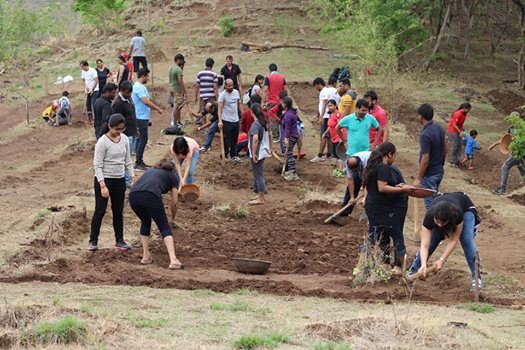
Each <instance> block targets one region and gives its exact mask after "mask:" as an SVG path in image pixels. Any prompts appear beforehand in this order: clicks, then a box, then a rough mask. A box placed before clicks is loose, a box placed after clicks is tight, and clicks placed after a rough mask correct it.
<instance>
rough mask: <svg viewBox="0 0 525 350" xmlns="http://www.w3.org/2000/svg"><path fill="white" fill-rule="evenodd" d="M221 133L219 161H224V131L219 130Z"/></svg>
mask: <svg viewBox="0 0 525 350" xmlns="http://www.w3.org/2000/svg"><path fill="white" fill-rule="evenodd" d="M219 131H220V133H221V160H223V161H224V160H226V155H225V154H224V131H222V128H220V129H219Z"/></svg>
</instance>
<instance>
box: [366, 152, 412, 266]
mask: <svg viewBox="0 0 525 350" xmlns="http://www.w3.org/2000/svg"><path fill="white" fill-rule="evenodd" d="M395 159H396V147H395V146H394V145H393V144H392V143H390V142H384V143H383V144H381V146H379V147H378V148H377V150H375V151H373V152H372V153H371V155H370V158H369V159H368V164H367V166H366V169H365V172H364V187H365V188H366V197H365V212H366V215H367V216H368V242H369V244H370V247H373V246H375V245H376V244H379V248H380V250H381V252H382V253H383V258H382V262H383V264H387V265H388V268H391V266H390V264H389V260H390V257H389V253H390V239H392V240H393V242H394V252H395V262H394V273H395V274H397V275H401V274H402V269H401V266H402V264H403V260H404V256H405V254H406V248H405V240H404V237H403V230H402V227H403V225H404V222H405V216H406V213H407V209H408V195H407V194H408V192H409V191H410V190H411V189H412V188H413V186H410V185H407V184H405V183H404V180H403V177H402V176H401V175H400V174H401V173H400V172H399V170H398V169H397V168H396V170H395V172H396V175H398V173H399V176H394V174H393V172H392V168H391V166H392V164H393V163H394V161H395Z"/></svg>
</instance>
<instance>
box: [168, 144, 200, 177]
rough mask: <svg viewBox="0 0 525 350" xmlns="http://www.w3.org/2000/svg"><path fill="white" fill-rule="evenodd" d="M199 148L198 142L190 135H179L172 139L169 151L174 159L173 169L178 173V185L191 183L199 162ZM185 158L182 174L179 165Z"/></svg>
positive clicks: (180, 165)
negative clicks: (184, 167)
mask: <svg viewBox="0 0 525 350" xmlns="http://www.w3.org/2000/svg"><path fill="white" fill-rule="evenodd" d="M199 149H200V146H199V144H198V143H197V141H195V140H194V139H192V138H191V137H187V136H179V137H177V138H175V140H173V145H171V148H170V151H171V155H172V156H173V159H175V169H176V170H177V174H178V175H179V179H180V187H182V186H184V185H188V184H192V183H193V180H194V176H195V170H196V169H197V163H198V162H199V156H200V153H199ZM185 160H186V169H185V170H184V175H182V168H181V167H182V164H183V163H184V161H185Z"/></svg>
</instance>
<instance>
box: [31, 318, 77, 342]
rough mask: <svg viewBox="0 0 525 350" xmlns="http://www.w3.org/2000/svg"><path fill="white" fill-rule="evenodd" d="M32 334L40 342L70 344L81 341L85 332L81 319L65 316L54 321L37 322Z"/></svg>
mask: <svg viewBox="0 0 525 350" xmlns="http://www.w3.org/2000/svg"><path fill="white" fill-rule="evenodd" d="M33 334H34V335H35V337H36V338H37V340H38V341H40V342H42V343H59V344H71V343H78V342H81V341H82V340H83V339H84V337H85V336H86V334H87V328H86V325H85V323H84V322H83V321H81V320H79V319H78V318H76V317H74V316H66V317H64V318H63V319H61V320H58V321H56V322H39V323H38V324H37V325H36V327H35V329H34V331H33Z"/></svg>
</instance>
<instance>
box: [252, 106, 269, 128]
mask: <svg viewBox="0 0 525 350" xmlns="http://www.w3.org/2000/svg"><path fill="white" fill-rule="evenodd" d="M250 109H251V110H252V112H253V114H254V115H255V117H256V118H257V121H258V122H259V123H260V124H261V125H262V126H263V128H264V130H265V131H266V130H268V127H267V123H268V122H267V121H266V117H265V116H264V114H263V111H262V108H261V105H260V104H258V103H254V104H252V106H251V107H250Z"/></svg>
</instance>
